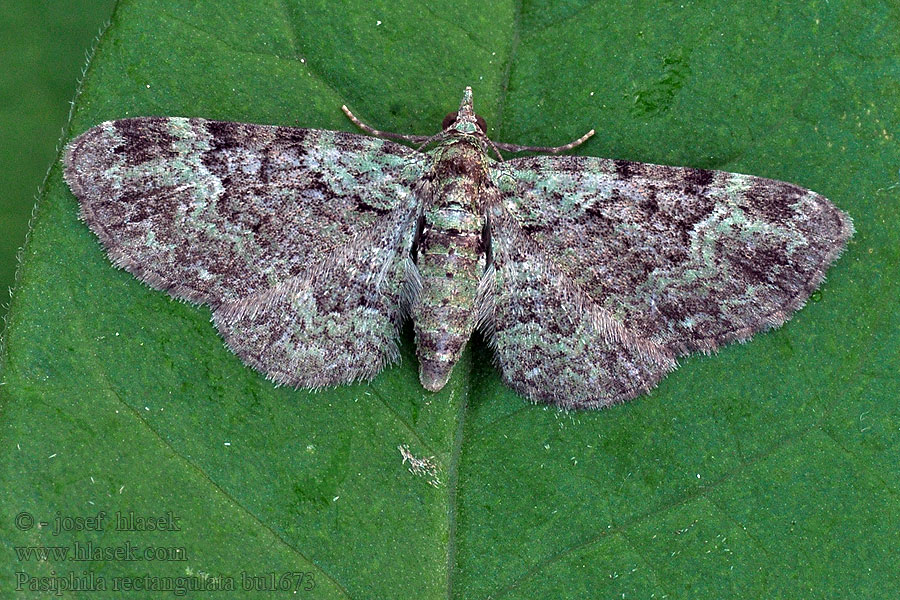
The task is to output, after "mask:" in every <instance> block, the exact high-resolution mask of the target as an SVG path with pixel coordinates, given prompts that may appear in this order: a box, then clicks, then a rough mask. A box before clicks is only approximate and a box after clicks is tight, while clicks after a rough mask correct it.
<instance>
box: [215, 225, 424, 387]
mask: <svg viewBox="0 0 900 600" xmlns="http://www.w3.org/2000/svg"><path fill="white" fill-rule="evenodd" d="M416 221H417V211H416V210H415V207H412V208H411V209H410V210H406V211H401V210H396V211H394V212H392V213H390V214H388V215H386V216H384V217H382V218H380V219H379V220H378V221H377V222H376V223H375V225H374V226H373V227H371V228H369V229H368V230H367V231H365V232H364V233H363V234H361V235H360V236H358V237H357V238H355V239H354V240H352V241H351V242H349V243H347V244H345V245H343V246H339V247H337V248H335V249H334V250H333V251H332V252H330V253H329V254H328V255H327V256H324V257H322V258H321V260H320V262H316V263H312V264H310V265H309V267H308V268H307V269H306V270H305V271H304V272H302V273H300V274H298V275H295V276H293V277H291V278H289V279H287V280H285V281H282V282H281V283H279V284H278V285H276V286H275V287H273V288H271V289H268V290H265V291H262V292H258V293H256V294H253V295H252V296H249V297H245V298H242V299H240V300H235V301H232V302H228V303H225V304H222V305H220V306H218V307H217V308H216V309H215V311H214V312H213V321H214V322H215V324H216V327H217V328H218V329H219V331H220V332H221V333H222V336H223V337H224V338H225V341H226V343H227V344H228V345H229V346H230V347H231V348H232V350H234V352H235V353H236V354H237V355H238V356H239V357H240V358H241V359H242V360H243V361H244V362H245V363H246V364H249V365H250V366H252V367H254V368H256V369H257V370H259V371H262V372H263V373H265V374H266V376H267V377H269V378H270V379H272V380H273V381H276V382H277V383H282V384H287V385H294V386H303V387H310V388H320V387H326V386H331V385H337V384H340V383H348V382H351V381H355V380H358V379H371V378H372V377H374V376H375V375H376V374H377V373H378V372H379V371H380V370H381V369H382V368H383V367H384V366H385V365H387V364H389V363H391V362H394V361H395V360H397V358H398V357H399V353H398V349H397V344H396V340H397V338H398V335H399V328H400V326H401V324H402V322H403V320H404V319H405V317H406V315H407V314H408V310H409V306H410V303H411V302H412V300H413V298H414V296H415V295H416V294H417V293H418V291H419V289H420V285H421V284H420V278H419V275H418V271H417V270H416V267H415V265H414V264H413V263H412V260H411V258H410V252H411V250H412V244H413V238H414V235H415V229H416V227H415V224H416Z"/></svg>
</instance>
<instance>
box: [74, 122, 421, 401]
mask: <svg viewBox="0 0 900 600" xmlns="http://www.w3.org/2000/svg"><path fill="white" fill-rule="evenodd" d="M421 156H422V155H420V154H418V153H416V152H415V151H414V150H411V149H409V148H406V147H404V146H400V145H398V144H394V143H391V142H387V141H384V140H380V139H376V138H370V137H364V136H359V135H354V134H350V133H341V132H332V131H320V130H313V129H293V128H285V127H273V126H262V125H250V124H245V123H231V122H217V121H207V120H203V119H183V118H156V117H145V118H135V119H124V120H120V121H110V122H107V123H103V124H101V125H99V126H97V127H94V128H93V129H90V130H89V131H87V132H86V133H84V134H82V135H81V136H79V137H78V138H76V139H75V140H73V141H72V143H71V144H70V145H69V146H68V148H67V150H66V156H65V176H66V180H67V181H68V183H69V186H70V187H71V189H72V191H73V192H74V193H75V195H76V196H77V197H78V198H79V200H80V201H81V215H82V217H83V219H84V220H85V221H86V222H87V224H88V225H89V226H90V228H91V229H92V230H93V231H94V232H95V233H96V234H97V235H98V236H99V238H100V240H101V242H102V243H103V245H104V246H105V247H106V249H107V252H108V253H109V255H110V257H111V258H112V259H113V261H114V262H115V263H116V264H117V265H119V266H121V267H123V268H125V269H126V270H128V271H129V272H131V273H133V274H134V275H136V276H137V277H138V278H140V279H142V280H143V281H145V282H147V283H148V284H150V285H151V286H152V287H155V288H157V289H161V290H165V291H167V292H168V293H170V294H172V295H174V296H177V297H180V298H185V299H187V300H191V301H194V302H203V303H207V304H210V305H211V306H212V308H213V315H214V321H215V323H216V326H217V327H218V329H219V330H220V332H221V333H222V334H223V336H224V338H225V340H226V342H227V343H228V345H229V346H230V347H231V348H232V349H233V350H234V351H235V353H236V354H238V356H240V357H241V358H242V359H244V361H245V362H247V363H248V364H250V365H251V366H253V367H255V368H256V369H258V370H260V371H262V372H263V373H265V374H266V375H267V376H268V377H270V378H271V379H273V380H274V381H277V382H279V383H285V384H291V385H302V386H305V387H313V388H316V387H322V386H327V385H334V384H339V383H344V382H349V381H353V380H355V379H362V378H371V377H373V376H374V375H375V374H376V373H377V372H378V371H379V370H380V369H381V368H382V367H383V366H384V365H385V364H386V363H388V362H390V361H392V360H394V359H395V358H396V356H397V350H396V337H397V330H398V327H399V325H400V324H401V323H402V320H403V318H404V317H405V315H406V312H407V311H408V308H409V304H410V302H411V300H412V297H413V296H414V295H415V294H416V293H417V290H418V288H417V282H418V279H417V272H416V270H415V266H414V265H412V263H411V262H410V261H409V254H410V250H411V246H412V243H413V236H414V234H415V225H416V219H417V208H418V200H417V193H419V191H417V190H418V188H419V187H421V186H423V185H425V184H423V183H421V181H420V179H421V172H422V170H423V168H424V167H423V163H422V160H420V157H421Z"/></svg>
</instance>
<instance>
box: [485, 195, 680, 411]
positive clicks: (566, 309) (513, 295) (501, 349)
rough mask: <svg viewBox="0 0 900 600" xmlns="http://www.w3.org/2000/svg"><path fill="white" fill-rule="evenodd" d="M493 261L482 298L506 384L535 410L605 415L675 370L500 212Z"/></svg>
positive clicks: (494, 210) (495, 214) (493, 214)
mask: <svg viewBox="0 0 900 600" xmlns="http://www.w3.org/2000/svg"><path fill="white" fill-rule="evenodd" d="M489 217H490V220H489V222H490V232H491V249H492V253H493V256H492V258H493V260H492V263H491V266H490V267H489V268H488V270H487V272H486V273H485V276H484V278H483V279H482V281H481V285H480V288H479V296H478V311H479V323H480V329H481V330H482V331H483V332H484V333H485V336H486V337H487V339H488V340H489V342H490V344H491V346H492V348H493V350H494V356H495V358H496V361H497V363H498V365H499V367H500V371H501V374H502V376H503V379H504V381H506V382H507V383H508V384H509V386H510V387H512V388H513V389H514V390H516V391H517V392H519V393H520V394H522V395H523V396H525V397H526V398H528V399H530V400H532V401H534V402H546V403H552V404H556V405H558V406H561V407H564V408H599V407H603V406H608V405H610V404H613V403H616V402H622V401H625V400H628V399H630V398H633V397H635V396H637V395H639V394H641V393H643V392H646V391H647V390H649V389H651V388H652V387H653V386H655V385H656V382H657V381H658V380H659V379H660V378H661V377H662V376H663V375H665V374H666V373H667V372H669V371H670V370H672V369H673V368H674V366H675V361H674V359H673V358H672V357H671V355H670V354H669V353H668V351H667V350H666V349H664V348H661V347H659V346H657V345H656V344H654V343H652V342H649V341H647V340H644V339H641V338H640V337H639V336H637V335H635V334H634V332H632V331H629V330H628V328H626V327H625V326H624V325H623V324H622V323H621V322H619V321H617V320H616V319H614V318H613V317H612V316H611V315H610V314H609V312H608V311H606V310H605V309H603V308H602V307H600V306H598V305H596V304H595V303H594V302H593V301H592V299H591V298H589V297H588V296H587V295H586V294H584V293H583V291H582V290H581V289H579V287H578V286H576V285H574V284H573V283H572V281H571V278H570V276H569V275H568V274H567V273H566V272H564V271H563V269H562V268H561V267H560V266H559V265H558V264H556V263H555V262H554V261H552V260H551V259H550V258H549V257H548V256H547V254H546V252H545V250H544V249H543V248H541V247H539V246H538V244H537V243H536V241H535V240H533V239H531V238H530V237H529V236H528V235H526V234H525V233H524V232H523V231H522V229H521V228H520V227H519V225H518V224H517V223H516V222H515V220H514V219H513V217H512V216H511V215H509V213H507V211H506V209H505V208H504V207H503V206H501V205H500V204H496V203H495V204H493V205H492V206H491V207H490V208H489Z"/></svg>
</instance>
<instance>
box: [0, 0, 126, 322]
mask: <svg viewBox="0 0 900 600" xmlns="http://www.w3.org/2000/svg"><path fill="white" fill-rule="evenodd" d="M113 6H115V0H25V1H24V2H23V1H22V0H0V40H3V43H2V44H0V136H2V143H0V190H2V191H0V306H2V307H0V316H5V315H6V311H7V309H8V307H9V292H8V290H9V288H10V287H11V286H12V285H13V281H14V278H15V272H16V252H17V251H18V249H19V248H20V247H21V246H22V244H23V243H24V241H25V233H26V232H27V231H28V219H29V218H30V216H31V208H32V206H33V205H34V201H35V197H36V195H37V192H38V188H39V187H40V185H41V182H42V181H43V179H44V174H45V173H46V172H47V168H48V167H49V166H50V164H51V162H52V161H54V160H55V159H56V154H57V152H56V145H57V143H58V142H59V139H60V136H61V133H62V128H63V127H64V126H65V124H66V120H67V118H68V114H69V101H70V100H72V97H73V95H74V94H75V86H76V83H77V81H78V79H79V77H80V76H81V69H82V67H83V66H84V64H85V62H86V55H85V52H86V51H87V50H88V49H89V48H90V47H91V43H92V41H93V40H94V38H96V37H97V34H98V33H99V32H100V29H101V28H102V27H103V26H104V24H105V23H106V21H107V20H108V19H109V17H110V15H111V14H112V10H113Z"/></svg>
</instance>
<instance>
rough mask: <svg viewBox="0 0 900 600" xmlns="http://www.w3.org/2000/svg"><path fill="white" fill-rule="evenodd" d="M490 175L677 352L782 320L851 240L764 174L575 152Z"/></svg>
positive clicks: (591, 285) (514, 205) (557, 253)
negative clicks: (605, 157) (604, 157)
mask: <svg viewBox="0 0 900 600" xmlns="http://www.w3.org/2000/svg"><path fill="white" fill-rule="evenodd" d="M492 177H493V180H494V182H495V183H496V185H497V186H498V187H499V188H500V190H501V191H500V194H501V202H502V204H503V205H504V206H505V207H506V209H507V210H508V211H509V212H510V213H511V214H512V215H513V217H514V218H515V220H516V221H517V222H518V223H519V225H520V226H521V227H522V229H523V230H524V231H525V232H526V234H527V236H528V237H529V238H530V239H531V240H533V241H534V243H536V244H537V245H538V246H540V248H542V249H543V251H544V252H545V254H546V255H547V256H548V258H549V259H551V260H552V261H553V262H554V264H556V265H558V266H559V267H560V268H561V269H562V270H563V271H564V272H565V273H566V274H568V276H569V277H570V278H571V279H572V281H573V282H575V283H576V284H577V285H578V286H579V287H580V288H581V289H582V290H583V291H584V292H585V293H586V294H588V295H589V297H590V298H591V299H592V300H593V301H594V302H596V303H597V305H599V306H601V307H603V308H604V309H605V310H606V311H608V312H609V313H610V314H611V315H612V316H613V317H615V318H616V319H618V320H619V321H621V322H623V323H627V324H628V327H629V328H630V329H632V330H634V331H635V332H636V333H638V334H640V335H642V336H644V337H646V338H648V339H650V340H652V341H654V342H656V343H657V344H660V345H662V346H664V347H666V348H669V349H670V350H672V351H673V352H675V353H676V354H684V353H687V352H691V351H694V350H705V351H708V350H711V349H714V348H716V347H718V346H720V345H721V344H724V343H727V342H730V341H732V340H743V339H746V338H748V337H750V336H751V335H752V334H753V333H754V332H756V331H759V330H760V329H764V328H767V327H772V326H778V325H780V324H782V323H783V322H784V321H785V320H787V319H788V318H789V317H790V315H791V313H793V312H794V311H795V310H796V309H798V308H799V307H801V306H802V305H803V304H804V302H805V301H806V299H807V297H808V296H809V294H810V293H811V292H812V291H813V290H814V289H815V288H816V287H818V285H819V284H820V283H821V282H822V280H823V278H824V276H825V270H826V269H827V268H828V266H829V265H830V264H831V263H832V262H833V261H834V260H835V259H836V258H837V256H838V255H839V254H840V252H841V251H842V250H843V248H844V246H845V245H846V242H847V240H848V239H849V238H850V236H851V235H852V234H853V227H852V224H851V222H850V219H849V217H847V215H845V214H844V213H843V212H841V211H840V210H839V209H837V208H836V207H835V206H834V205H833V204H832V203H831V202H829V201H828V200H826V199H825V198H823V197H822V196H820V195H818V194H816V193H814V192H811V191H809V190H806V189H803V188H800V187H797V186H795V185H792V184H789V183H784V182H780V181H774V180H771V179H764V178H761V177H752V176H748V175H738V174H734V173H725V172H722V171H708V170H701V169H690V168H676V167H664V166H659V165H649V164H644V163H632V162H625V161H614V160H605V159H598V158H590V157H570V156H561V157H550V156H541V157H533V158H523V159H517V160H511V161H507V162H505V163H502V164H501V165H499V166H497V167H495V168H494V170H493V172H492Z"/></svg>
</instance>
